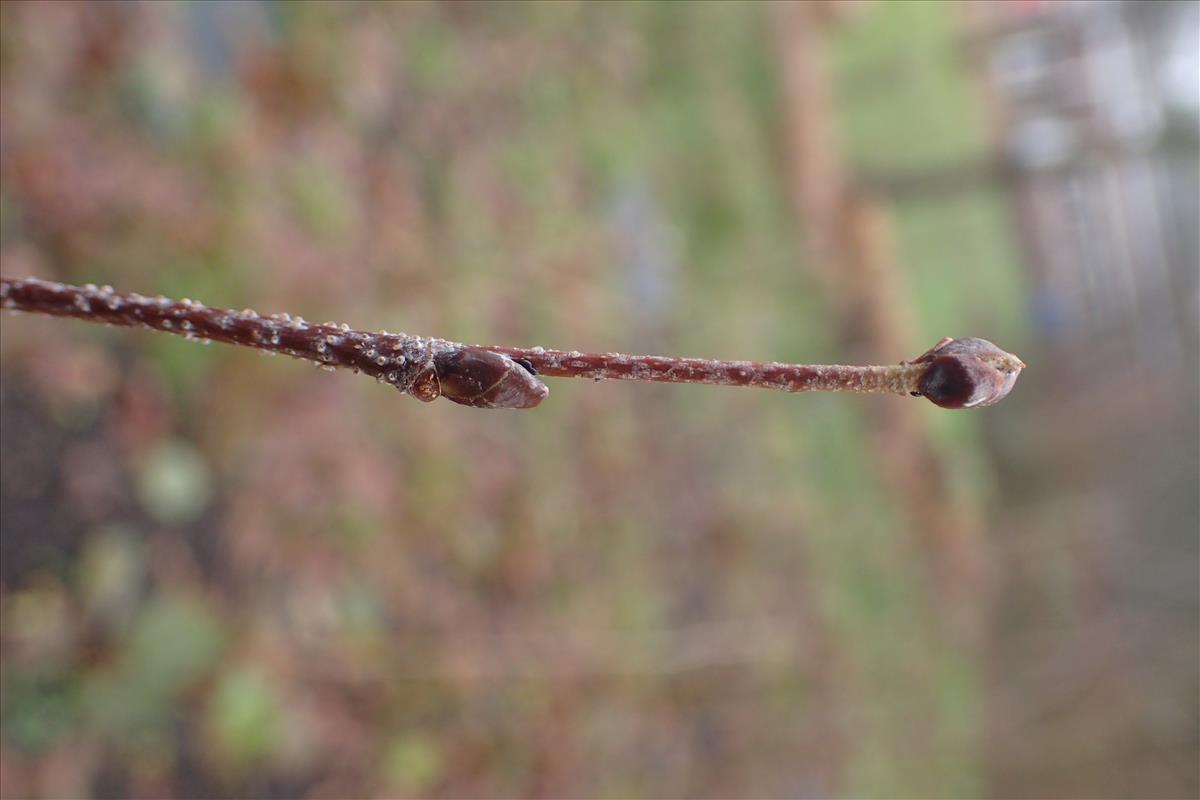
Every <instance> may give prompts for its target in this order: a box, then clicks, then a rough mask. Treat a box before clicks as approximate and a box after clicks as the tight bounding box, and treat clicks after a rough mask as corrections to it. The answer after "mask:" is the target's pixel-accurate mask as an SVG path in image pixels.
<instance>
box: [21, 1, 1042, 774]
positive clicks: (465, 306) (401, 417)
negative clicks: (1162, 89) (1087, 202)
mask: <svg viewBox="0 0 1200 800" xmlns="http://www.w3.org/2000/svg"><path fill="white" fill-rule="evenodd" d="M0 22H2V26H0V85H2V87H3V100H2V102H0V109H2V111H3V114H2V115H0V117H2V122H0V126H2V128H0V129H2V132H3V137H4V148H3V151H2V155H0V160H2V164H0V166H2V169H3V185H2V186H0V236H2V238H0V246H2V248H3V249H2V253H0V254H2V256H3V269H4V272H5V273H6V274H16V275H20V274H36V275H40V276H44V277H53V278H57V279H62V280H67V281H72V282H79V283H84V282H93V283H98V284H102V283H109V284H112V285H113V286H116V287H118V288H121V289H125V290H132V291H140V292H142V293H148V294H154V293H158V292H162V293H164V294H168V295H171V296H174V297H184V296H186V297H192V298H195V299H198V300H203V301H204V302H205V303H208V304H210V305H232V306H235V307H239V308H240V307H242V306H246V305H251V306H253V307H255V308H256V309H258V310H259V311H261V312H263V313H268V312H275V311H284V310H286V311H288V312H290V313H292V314H303V315H304V316H305V317H306V318H308V319H314V320H325V319H335V320H338V321H342V320H345V321H349V322H351V323H354V324H357V325H361V326H367V327H373V328H388V329H391V330H405V331H407V332H411V333H417V334H429V335H439V336H445V337H447V338H453V339H458V340H463V341H469V342H497V343H508V344H514V345H539V344H541V345H545V346H549V347H565V348H578V349H581V350H623V351H630V350H632V351H637V352H659V353H672V354H681V355H705V356H711V357H724V358H761V359H769V360H781V361H790V360H795V361H820V360H829V359H835V360H837V359H840V358H843V357H844V354H842V353H840V352H839V351H838V341H839V340H838V338H837V336H835V335H834V334H833V333H832V331H833V329H834V328H835V327H836V325H837V322H836V320H835V319H834V318H833V312H832V311H831V310H830V307H829V303H828V298H826V297H823V295H822V289H821V287H820V284H819V282H818V281H816V280H815V279H814V278H813V275H812V273H811V270H810V267H811V264H810V263H809V261H808V258H809V257H808V256H807V255H806V253H805V248H804V241H803V237H802V236H801V235H800V225H799V223H798V221H797V219H796V215H795V213H794V211H793V209H792V205H791V204H790V201H789V197H788V193H789V190H788V187H787V185H786V180H785V177H784V174H783V171H782V170H781V167H780V165H781V163H783V161H784V160H785V158H786V153H785V152H784V150H785V142H784V136H783V134H782V132H781V127H782V115H781V113H780V111H779V102H780V95H781V88H780V85H779V79H778V70H777V64H776V60H777V59H776V52H775V50H774V48H773V45H772V41H773V40H772V30H771V29H772V24H773V22H772V17H771V12H770V8H769V7H764V6H759V5H754V4H732V3H731V4H715V3H714V4H693V5H686V6H684V5H676V4H666V3H651V4H619V5H618V4H582V3H530V4H416V3H414V4H407V3H406V4H345V5H343V4H311V3H296V4H283V3H280V4H274V3H269V4H267V3H264V4H217V3H194V4H186V5H176V4H166V3H161V4H144V5H143V4H137V5H135V4H105V5H83V4H29V5H26V4H21V3H5V4H4V5H3V7H2V8H0ZM956 35H957V34H956V18H955V15H954V13H953V10H952V7H951V6H949V5H947V4H942V3H880V4H878V6H877V7H875V8H873V9H871V10H870V12H869V14H868V15H867V16H865V17H864V18H863V19H862V20H860V21H859V22H857V23H855V24H852V25H849V26H847V27H846V28H844V29H843V30H842V31H841V32H839V33H838V34H837V35H836V36H835V37H834V38H833V39H832V40H831V47H832V50H831V53H832V56H833V66H834V76H835V85H836V87H837V89H838V92H839V98H840V100H839V107H840V108H841V111H842V113H841V116H840V118H839V119H838V120H837V125H838V129H839V131H840V135H841V139H842V141H843V146H844V148H845V151H846V153H847V156H848V158H849V159H850V160H851V162H852V163H853V164H854V165H855V166H856V167H857V168H859V169H862V170H864V171H868V172H870V171H887V170H892V169H924V168H934V167H937V166H938V165H943V164H950V163H957V162H959V161H961V160H964V159H971V158H981V157H983V156H984V154H985V153H986V152H987V150H988V148H989V143H988V141H987V136H986V131H985V128H984V120H983V117H982V109H981V108H979V107H978V95H977V92H976V90H975V88H974V87H973V86H972V85H971V83H970V82H969V79H968V77H967V73H966V70H965V69H964V66H963V64H962V63H960V58H961V54H960V52H959V43H958V40H957V38H956ZM883 76H886V78H885V77H883ZM896 213H897V217H896V221H897V229H898V235H899V242H900V256H899V257H900V259H901V260H902V262H903V263H904V264H905V265H906V266H908V267H909V270H910V271H909V273H908V280H909V283H910V289H911V296H912V300H913V302H914V303H915V319H916V320H917V324H918V326H919V330H920V335H921V336H922V337H923V340H926V339H927V340H928V343H930V344H931V343H933V342H934V341H936V340H937V339H938V338H939V337H941V336H943V335H947V334H950V335H961V334H964V333H970V334H973V335H981V336H987V337H989V338H995V339H996V340H997V341H1003V342H1004V343H1005V344H1006V346H1010V347H1012V348H1013V349H1014V350H1016V351H1017V352H1021V350H1020V343H1021V341H1022V339H1023V337H1024V333H1023V331H1024V320H1023V316H1022V315H1023V311H1022V287H1021V285H1020V282H1019V270H1018V268H1017V264H1016V255H1015V254H1014V251H1013V245H1012V243H1011V241H1010V235H1011V234H1010V233H1009V230H1010V227H1009V221H1008V220H1007V219H1006V218H1005V214H1004V211H1003V210H1002V207H1001V204H1000V202H999V200H998V199H997V197H996V196H994V195H992V194H989V193H986V192H982V191H980V192H977V193H972V194H970V195H969V196H967V197H965V198H962V197H956V198H954V200H953V201H943V200H937V199H933V200H929V201H919V202H913V203H905V204H902V205H901V206H900V207H898V208H897V212H896ZM2 323H3V342H2V347H0V355H2V358H3V362H2V363H3V365H4V368H3V372H2V373H0V398H2V400H3V407H2V414H0V421H2V423H3V438H4V443H5V444H4V448H3V450H2V451H0V459H2V461H0V463H2V466H3V488H2V496H3V521H2V526H3V537H2V540H3V567H2V569H0V580H2V584H0V590H2V595H0V603H2V606H0V609H2V638H3V645H4V647H3V657H2V659H3V660H2V665H3V679H2V688H3V692H2V706H0V708H2V714H3V738H2V741H0V767H2V772H3V781H2V784H0V787H2V788H3V793H4V795H5V796H25V795H42V796H52V795H53V796H59V795H61V796H67V795H85V794H95V795H113V796H116V795H122V794H138V795H159V796H168V795H179V796H184V795H186V796H200V795H204V796H276V795H289V796H297V795H305V796H367V795H388V796H395V795H413V796H418V795H421V796H432V795H445V796H532V795H543V794H545V795H557V796H566V795H570V796H612V797H618V796H622V797H623V796H684V795H688V796H693V795H696V796H699V795H704V796H709V795H711V796H747V797H750V796H832V795H835V794H837V795H852V796H878V797H934V796H947V797H949V796H954V797H963V796H976V795H979V794H980V793H981V792H982V791H983V771H982V765H981V754H980V752H979V728H980V715H981V695H980V689H979V685H980V681H981V677H980V669H981V666H980V655H979V652H978V648H977V646H976V643H975V642H974V641H973V640H972V639H971V637H969V636H963V635H960V633H959V632H957V631H955V629H954V628H953V626H952V625H950V624H948V623H947V621H946V615H944V614H943V613H942V612H943V609H939V607H938V600H937V597H938V595H937V592H936V588H931V586H930V573H929V570H928V565H927V564H926V563H925V558H924V556H923V555H922V553H921V550H920V548H919V546H918V540H919V532H917V531H912V530H908V529H906V526H907V524H908V523H906V522H905V521H904V520H903V519H902V517H901V515H900V514H899V512H898V510H897V502H896V498H895V497H893V496H891V495H890V494H889V493H888V492H887V491H886V490H885V488H884V487H883V486H882V485H881V483H880V479H879V477H878V474H877V471H876V467H875V465H874V464H873V463H872V459H873V452H874V451H873V449H872V447H871V445H870V442H869V440H868V435H867V433H866V427H865V422H864V417H865V414H866V412H867V410H868V409H869V408H870V404H872V403H879V402H886V401H880V400H878V399H865V398H854V397H851V398H843V397H837V398H830V397H817V396H813V397H807V396H800V397H796V396H785V395H776V394H773V393H767V392H751V391H731V390H723V389H705V388H697V387H661V386H642V385H634V384H618V383H607V384H605V383H601V384H594V385H586V384H578V382H563V381H560V382H554V383H552V386H551V388H552V396H551V397H550V399H549V400H548V401H547V402H546V403H545V404H544V405H543V407H541V408H539V409H538V410H537V411H536V412H532V413H520V414H517V413H512V414H509V413H480V412H478V411H474V410H470V409H465V408H460V407H457V406H453V405H451V404H449V403H435V404H431V405H429V406H425V405H422V404H419V403H416V402H413V401H411V400H410V399H407V398H403V397H399V396H397V395H396V394H395V393H394V392H392V391H389V390H388V389H387V388H386V387H381V386H376V385H372V384H371V383H370V382H367V381H363V380H362V379H359V378H354V377H352V376H349V375H340V374H339V375H327V374H325V373H322V372H318V371H315V370H312V369H311V368H308V367H306V366H305V365H303V364H301V363H299V362H290V361H286V360H282V359H266V358H260V357H259V356H258V355H255V354H253V353H242V352H237V351H235V350H234V349H232V348H221V347H216V346H214V347H201V346H198V345H196V344H193V343H188V342H184V341H178V340H173V339H171V338H170V337H164V336H154V335H144V334H141V333H137V332H127V331H116V330H105V329H92V328H91V327H87V326H84V325H82V324H79V323H68V322H60V321H52V320H40V319H30V318H11V317H5V318H4V319H3V321H2ZM916 354H917V353H915V352H912V353H910V352H899V351H896V352H880V353H878V358H880V359H882V360H886V361H896V360H899V359H900V358H905V357H911V356H914V355H916ZM921 414H922V420H923V424H925V423H924V420H925V417H926V416H928V425H929V427H930V429H931V431H932V436H934V437H935V441H936V446H937V448H938V452H939V453H940V454H941V455H942V457H944V458H945V459H947V460H948V462H949V463H952V464H953V465H954V467H953V469H952V470H950V471H949V476H950V477H949V481H950V484H951V485H950V489H949V491H950V492H951V493H952V495H953V496H954V497H955V498H956V499H957V500H958V501H960V502H963V503H965V504H966V507H967V508H968V509H969V511H970V513H971V515H972V516H973V517H975V518H978V517H979V516H980V515H982V513H983V511H984V509H985V508H986V507H987V502H988V496H989V494H988V493H989V487H990V483H989V482H990V480H991V476H990V474H989V471H988V470H989V467H988V464H987V462H986V458H985V456H984V455H983V450H982V448H981V442H980V437H979V431H978V430H977V427H976V426H977V425H978V424H979V423H978V420H977V418H974V417H971V416H970V415H953V414H943V413H938V412H937V411H936V409H933V408H932V407H930V408H928V409H924V408H923V409H922V411H921Z"/></svg>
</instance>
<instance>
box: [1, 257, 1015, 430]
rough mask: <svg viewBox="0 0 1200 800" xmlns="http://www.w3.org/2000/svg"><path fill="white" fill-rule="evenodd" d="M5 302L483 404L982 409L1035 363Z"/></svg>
mask: <svg viewBox="0 0 1200 800" xmlns="http://www.w3.org/2000/svg"><path fill="white" fill-rule="evenodd" d="M0 307H3V308H5V309H10V310H14V311H27V312H31V313H38V314H51V315H54V316H63V317H75V318H77V319H83V320H88V321H90V322H103V323H107V324H110V325H123V326H127V327H139V326H140V327H145V328H151V329H153V330H159V331H165V332H167V333H174V334H178V335H181V336H185V337H187V338H189V339H200V340H211V341H217V342H225V343H227V344H236V345H242V346H245V347H253V348H256V349H259V350H265V351H268V352H272V353H283V354H285V355H289V356H293V357H295V358H302V359H305V360H308V361H312V362H315V363H317V364H319V365H321V366H323V367H326V368H328V369H336V368H338V367H342V368H345V369H352V370H354V371H355V372H365V373H366V374H368V375H372V376H374V377H375V378H376V379H378V380H379V381H381V382H384V383H389V384H391V385H393V386H395V387H396V388H397V389H399V390H400V391H402V392H406V393H408V394H411V395H412V396H413V397H416V398H417V399H418V400H423V401H425V402H429V401H431V400H435V399H437V398H438V397H446V398H448V399H450V400H453V401H454V402H456V403H461V404H463V405H468V406H473V407H475V408H532V407H533V406H536V405H537V404H538V403H540V402H541V401H542V400H544V399H545V398H546V396H547V395H548V394H549V393H550V390H549V389H548V388H547V387H546V385H545V384H544V383H542V381H541V380H539V379H538V377H536V376H537V375H539V374H541V375H547V376H550V377H556V378H593V379H595V380H604V379H613V380H633V381H657V382H662V383H707V384H716V385H723V386H758V387H762V388H767V389H779V390H781V391H785V392H807V391H831V392H862V393H877V394H878V393H882V394H911V395H915V396H925V397H928V398H929V399H930V400H931V401H932V402H934V403H935V404H937V405H939V406H942V407H943V408H982V407H984V406H990V405H992V404H994V403H996V402H999V401H1000V400H1001V399H1003V398H1004V396H1005V395H1007V394H1008V392H1009V391H1010V390H1011V389H1012V387H1013V384H1014V383H1015V382H1016V379H1017V376H1018V375H1019V374H1020V372H1021V370H1022V369H1023V368H1024V366H1025V365H1024V364H1023V363H1022V362H1021V360H1020V359H1018V358H1017V357H1016V356H1014V355H1012V354H1011V353H1007V352H1005V351H1003V350H1001V349H1000V348H998V347H996V346H995V345H994V344H992V343H991V342H988V341H985V340H983V339H970V338H968V339H949V338H947V339H943V340H942V341H940V342H938V344H937V345H935V346H934V347H933V348H931V349H930V350H929V351H927V352H925V353H923V354H922V355H921V356H919V357H917V358H916V359H913V360H912V361H905V362H901V363H900V364H898V365H893V366H867V367H858V366H843V365H820V364H778V363H760V362H757V361H714V360H708V359H699V358H670V357H662V356H631V355H623V354H620V353H580V352H577V351H570V352H566V351H562V350H546V349H544V348H541V347H534V348H514V347H495V346H475V345H465V344H460V343H458V342H449V341H446V340H444V339H432V338H429V339H427V338H422V337H419V336H409V335H406V334H392V333H387V332H386V331H382V332H379V333H368V332H365V331H358V330H354V329H352V328H350V327H349V326H348V325H345V324H342V325H335V324H334V323H325V324H322V325H316V324H313V323H309V322H305V321H304V319H303V318H300V317H292V316H289V315H288V314H274V315H271V316H269V317H263V316H260V315H259V314H258V313H257V312H255V311H252V310H250V309H245V310H243V311H230V310H227V309H220V308H208V307H207V306H205V305H203V304H202V303H197V302H194V301H192V300H187V299H184V300H182V301H180V302H174V301H172V300H169V299H167V298H166V297H144V296H142V295H139V294H134V293H131V294H124V293H121V292H116V291H114V290H113V289H112V287H109V286H103V287H96V286H94V285H91V284H88V285H87V286H83V287H79V286H71V285H68V284H62V283H52V282H48V281H42V280H38V279H36V278H24V279H13V278H5V277H0Z"/></svg>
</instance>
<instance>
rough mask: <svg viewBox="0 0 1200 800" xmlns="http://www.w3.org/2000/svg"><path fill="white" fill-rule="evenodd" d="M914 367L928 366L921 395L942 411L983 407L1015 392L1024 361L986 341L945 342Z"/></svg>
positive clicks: (922, 381) (940, 343)
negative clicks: (1014, 387) (1014, 386)
mask: <svg viewBox="0 0 1200 800" xmlns="http://www.w3.org/2000/svg"><path fill="white" fill-rule="evenodd" d="M911 363H913V364H928V365H929V367H928V368H927V369H926V370H925V372H924V373H923V374H922V375H921V380H920V384H919V389H920V394H921V395H924V396H925V397H928V398H929V400H930V401H931V402H933V403H934V404H935V405H938V406H941V407H942V408H984V407H985V406H990V405H994V404H995V403H998V402H1000V401H1001V400H1003V399H1004V397H1005V396H1006V395H1007V394H1008V393H1009V392H1010V391H1012V388H1013V385H1014V384H1016V382H1017V376H1018V375H1020V374H1021V370H1022V369H1024V368H1025V364H1024V363H1023V362H1022V361H1021V359H1019V358H1017V357H1016V356H1014V355H1013V354H1012V353H1008V352H1006V351H1004V350H1001V349H1000V348H999V347H997V346H996V345H994V344H992V343H991V342H989V341H987V340H986V339H943V340H942V341H940V342H938V343H937V344H936V345H935V346H934V347H933V348H932V349H931V350H929V351H928V352H926V353H924V354H922V355H921V356H920V357H919V358H917V359H915V360H914V361H912V362H911Z"/></svg>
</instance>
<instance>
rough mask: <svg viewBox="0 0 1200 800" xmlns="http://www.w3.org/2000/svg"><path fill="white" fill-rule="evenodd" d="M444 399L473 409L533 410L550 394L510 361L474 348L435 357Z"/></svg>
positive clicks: (515, 363) (496, 354) (519, 366)
mask: <svg viewBox="0 0 1200 800" xmlns="http://www.w3.org/2000/svg"><path fill="white" fill-rule="evenodd" d="M433 366H434V369H435V370H437V377H438V382H439V383H440V385H441V394H442V396H443V397H445V398H448V399H450V400H453V401H454V402H456V403H460V404H462V405H464V406H472V407H474V408H533V407H534V406H536V405H537V404H538V403H540V402H542V400H544V399H545V398H546V396H547V395H548V394H550V390H549V389H548V388H546V384H544V383H542V382H541V381H540V380H539V379H538V378H536V377H534V375H533V372H532V371H531V370H530V369H528V368H526V367H524V366H522V365H521V364H518V363H517V362H516V361H515V360H513V359H512V358H509V357H508V356H506V355H502V354H500V353H493V352H491V351H489V350H482V349H480V348H477V347H461V348H458V349H456V350H450V351H447V352H445V353H441V354H439V355H437V356H434V359H433Z"/></svg>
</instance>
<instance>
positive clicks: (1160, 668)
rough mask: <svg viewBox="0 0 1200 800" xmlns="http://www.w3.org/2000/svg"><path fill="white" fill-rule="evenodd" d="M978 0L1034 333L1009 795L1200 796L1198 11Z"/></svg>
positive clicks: (1003, 464) (1016, 550) (1008, 593)
mask: <svg viewBox="0 0 1200 800" xmlns="http://www.w3.org/2000/svg"><path fill="white" fill-rule="evenodd" d="M964 7H965V11H966V13H967V17H968V31H967V46H968V49H969V51H970V53H971V55H972V56H973V57H975V58H976V63H977V65H978V66H979V67H980V72H981V74H982V77H983V79H984V81H985V84H986V87H987V90H988V92H989V94H990V95H991V98H992V99H993V100H994V101H995V102H994V103H993V107H994V109H995V137H996V146H997V150H998V152H999V156H1000V162H1001V166H1000V169H999V174H1001V175H1002V176H1004V179H1005V182H1006V183H1007V185H1008V188H1009V194H1010V198H1011V207H1012V212H1013V216H1014V219H1015V222H1016V225H1017V227H1018V230H1019V234H1020V241H1021V244H1022V247H1023V249H1024V252H1025V254H1026V264H1027V268H1028V281H1029V296H1030V298H1031V307H1032V316H1033V324H1034V331H1035V333H1036V335H1037V336H1038V337H1039V339H1040V342H1039V344H1040V347H1036V348H1031V352H1030V359H1029V360H1030V361H1031V363H1033V364H1034V366H1033V368H1032V370H1031V374H1030V376H1028V377H1029V378H1031V380H1029V381H1028V383H1027V385H1026V386H1025V389H1026V391H1025V392H1024V393H1023V397H1022V398H1021V402H1025V403H1026V404H1027V409H1026V414H1025V415H1024V422H1023V423H1022V425H1023V426H1024V427H1022V428H1021V429H1020V430H1014V429H1006V430H1002V431H1001V430H993V431H992V432H991V433H992V438H993V442H994V445H995V451H996V452H997V453H998V457H999V465H1000V471H1001V476H1002V483H1001V495H1000V498H999V499H1000V503H1001V507H1000V509H999V510H998V513H999V523H998V525H997V529H996V531H995V538H994V551H993V552H994V557H995V558H996V566H995V569H994V573H993V574H994V575H996V576H997V577H998V578H999V580H998V581H997V585H996V586H995V589H996V592H997V593H996V601H995V603H994V608H993V613H992V624H993V630H992V633H991V637H990V638H991V641H992V646H993V656H992V659H991V661H992V664H991V668H992V675H991V677H990V683H991V688H990V697H991V705H992V710H993V713H992V714H991V715H990V716H991V719H992V720H993V724H992V728H991V741H990V747H989V748H988V749H989V753H990V758H991V768H992V781H991V783H992V787H993V791H994V792H995V794H997V795H998V796H1005V797H1007V796H1025V795H1027V794H1029V793H1030V792H1031V791H1032V792H1034V793H1035V794H1039V795H1045V796H1048V795H1054V796H1063V797H1065V796H1084V795H1086V796H1093V797H1101V796H1140V797H1149V796H1195V795H1196V793H1197V791H1198V786H1197V774H1196V761H1195V753H1196V752H1197V749H1198V747H1200V741H1198V740H1197V725H1196V709H1197V701H1198V699H1200V689H1198V685H1197V650H1196V647H1197V642H1196V641H1195V632H1196V630H1197V624H1198V618H1200V603H1198V598H1197V541H1196V539H1197V536H1196V534H1197V518H1198V513H1197V481H1198V478H1200V468H1198V461H1200V457H1198V448H1197V427H1196V408H1197V397H1198V393H1197V372H1196V364H1197V329H1198V327H1197V320H1198V313H1197V261H1198V258H1200V253H1198V250H1197V231H1200V218H1198V211H1197V198H1198V197H1200V151H1198V143H1200V78H1198V76H1200V61H1198V58H1200V43H1198V41H1197V38H1198V35H1200V5H1197V4H1196V3H1193V2H1124V3H1110V2H1061V3H1060V2H1055V3H1051V2H1020V3H1003V4H1001V3H967V4H964ZM1183 631H1187V632H1190V635H1183V636H1181V635H1180V634H1181V632H1183Z"/></svg>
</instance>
